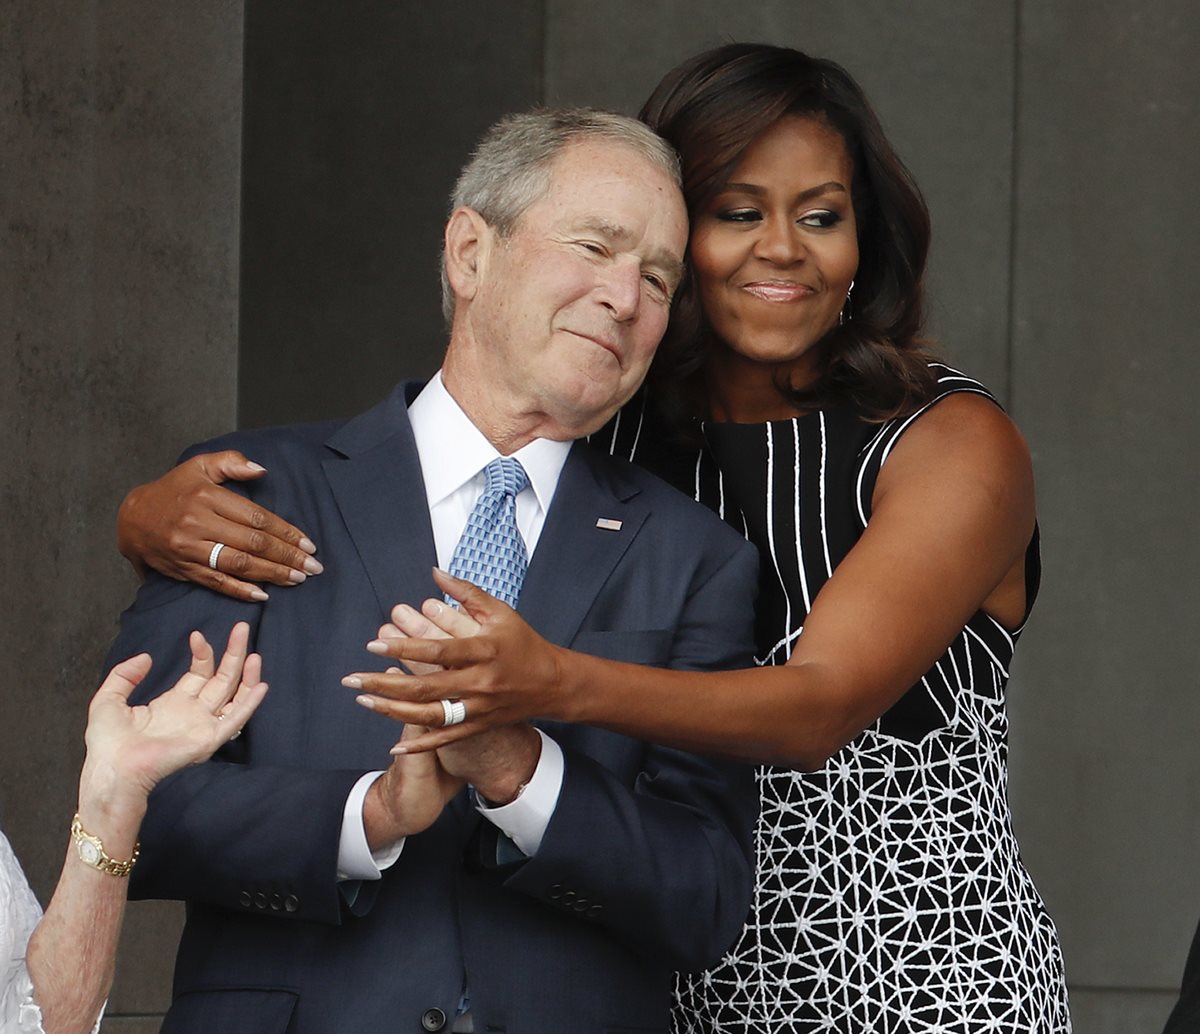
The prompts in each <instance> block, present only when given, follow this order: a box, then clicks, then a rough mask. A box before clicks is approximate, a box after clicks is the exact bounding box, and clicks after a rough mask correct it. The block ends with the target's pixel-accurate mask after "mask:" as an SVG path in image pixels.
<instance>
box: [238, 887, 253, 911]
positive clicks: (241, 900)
mask: <svg viewBox="0 0 1200 1034" xmlns="http://www.w3.org/2000/svg"><path fill="white" fill-rule="evenodd" d="M238 904H239V905H241V906H242V908H249V907H250V906H251V905H253V904H254V899H253V898H252V897H250V891H248V890H244V891H242V892H241V893H240V894H239V895H238Z"/></svg>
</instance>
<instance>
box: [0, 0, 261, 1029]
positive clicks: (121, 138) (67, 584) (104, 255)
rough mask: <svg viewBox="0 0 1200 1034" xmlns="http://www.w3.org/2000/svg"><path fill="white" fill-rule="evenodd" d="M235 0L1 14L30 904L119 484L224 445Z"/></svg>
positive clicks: (8, 433)
mask: <svg viewBox="0 0 1200 1034" xmlns="http://www.w3.org/2000/svg"><path fill="white" fill-rule="evenodd" d="M241 33H242V5H241V3H240V0H238V2H232V0H224V2H217V0H198V2H194V3H189V4H156V3H146V2H143V0H104V3H97V2H91V3H79V2H65V0H5V3H4V5H3V14H2V15H0V98H2V103H0V175H2V177H3V189H0V328H2V329H0V335H2V336H3V339H4V343H3V347H0V413H2V414H3V427H4V437H5V440H6V442H7V443H8V447H7V449H6V451H5V453H4V458H3V460H2V461H0V463H2V466H0V486H2V487H0V492H2V493H3V506H2V507H0V556H3V557H4V584H5V601H4V604H3V607H4V616H3V620H2V621H0V655H3V656H4V658H5V667H6V671H7V674H6V677H5V683H4V690H3V704H2V705H0V706H2V707H3V711H2V714H3V720H0V766H2V768H0V773H2V775H0V821H3V826H4V829H5V831H6V832H7V833H8V834H9V836H10V838H11V839H12V841H13V845H14V848H15V849H16V851H17V854H18V855H19V856H20V857H21V859H22V860H23V861H24V863H25V866H26V868H27V871H28V872H29V875H30V878H31V881H32V883H33V885H34V888H35V890H36V891H37V893H38V895H39V897H40V898H41V899H42V901H43V902H45V901H46V900H47V899H48V896H49V893H50V891H51V889H52V888H53V884H54V880H55V878H56V876H57V873H58V869H59V867H60V865H61V864H62V859H63V852H64V850H65V847H66V844H67V827H68V826H69V824H70V821H71V814H72V812H73V811H74V804H75V780H76V777H77V774H78V771H79V763H80V760H81V757H82V748H83V741H82V730H83V725H84V719H85V705H86V702H87V700H88V698H89V697H90V695H91V692H92V691H93V690H94V689H95V687H96V685H97V683H98V678H97V673H98V671H99V668H100V662H101V660H102V659H103V657H104V654H105V653H106V652H107V648H108V643H109V642H110V641H111V639H112V637H113V635H114V633H115V629H116V618H117V615H118V613H119V612H120V610H121V608H122V607H123V606H124V605H125V603H126V601H127V600H128V598H129V596H130V594H131V591H132V587H133V584H134V580H133V577H132V575H131V574H129V573H128V571H127V570H126V568H125V566H124V564H123V562H122V561H121V559H120V558H119V557H118V556H117V555H116V554H115V551H114V549H113V535H112V526H113V515H114V513H115V510H116V505H117V502H118V501H119V499H120V497H121V495H122V494H123V493H124V489H125V487H126V486H128V485H130V484H131V483H134V482H136V481H137V480H139V479H143V478H145V477H146V476H147V475H149V474H150V473H151V472H153V471H155V470H158V469H160V468H161V467H162V466H163V465H164V464H166V463H169V462H170V461H171V459H172V458H173V457H174V455H175V453H176V452H177V450H178V449H179V447H180V446H181V445H182V444H183V443H184V442H186V441H188V440H190V439H194V438H196V437H198V436H203V435H209V434H212V433H214V432H216V431H218V430H221V429H224V428H226V427H228V426H229V425H230V424H231V423H232V422H233V419H234V414H235V392H236V370H237V333H236V331H237V323H236V318H237V259H238V178H239V160H240V158H239V155H240V136H241V115H240V105H241V81H242V63H241ZM177 923H178V918H177V909H176V908H175V906H170V905H157V904H156V905H136V906H134V907H133V908H132V909H131V912H130V916H129V923H128V928H127V936H126V938H125V948H124V951H123V955H122V963H121V968H120V974H119V979H118V983H117V987H116V989H115V990H114V993H113V997H112V1002H111V1005H110V1015H112V1016H113V1017H117V1018H115V1019H114V1020H113V1021H111V1022H110V1023H108V1024H106V1029H108V1030H112V1031H120V1030H124V1031H126V1032H129V1034H133V1032H135V1031H139V1030H149V1029H151V1028H152V1027H153V1028H156V1026H157V1025H156V1024H152V1023H148V1022H142V1023H141V1026H140V1027H139V1025H138V1021H133V1020H130V1021H128V1022H125V1021H123V1020H121V1019H119V1017H121V1016H123V1015H127V1014H139V1013H153V1012H155V1011H158V1010H160V1009H161V1008H162V1003H163V1001H164V1000H165V988H166V986H167V981H168V980H169V975H170V958H171V956H172V954H173V944H174V940H175V938H176V935H177Z"/></svg>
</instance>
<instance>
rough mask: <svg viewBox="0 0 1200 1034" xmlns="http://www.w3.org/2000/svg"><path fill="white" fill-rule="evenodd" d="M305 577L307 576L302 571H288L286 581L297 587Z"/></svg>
mask: <svg viewBox="0 0 1200 1034" xmlns="http://www.w3.org/2000/svg"><path fill="white" fill-rule="evenodd" d="M307 577H308V575H306V574H305V573H304V572H303V571H288V581H289V582H291V583H292V584H293V585H299V584H300V583H301V582H302V581H304V580H305V579H306V578H307Z"/></svg>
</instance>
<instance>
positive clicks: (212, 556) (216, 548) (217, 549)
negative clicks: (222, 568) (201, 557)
mask: <svg viewBox="0 0 1200 1034" xmlns="http://www.w3.org/2000/svg"><path fill="white" fill-rule="evenodd" d="M224 548H225V543H224V542H214V543H213V548H212V550H211V551H210V552H209V554H208V566H209V567H211V568H212V569H213V570H214V571H215V570H216V569H217V557H219V556H220V555H221V550H223V549H224Z"/></svg>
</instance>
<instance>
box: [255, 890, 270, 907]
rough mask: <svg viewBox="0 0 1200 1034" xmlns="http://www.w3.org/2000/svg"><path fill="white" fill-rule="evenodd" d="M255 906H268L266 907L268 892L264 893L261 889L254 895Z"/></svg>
mask: <svg viewBox="0 0 1200 1034" xmlns="http://www.w3.org/2000/svg"><path fill="white" fill-rule="evenodd" d="M254 907H255V908H266V907H267V896H266V894H263V893H262V892H261V891H260V892H259V893H257V894H255V895H254Z"/></svg>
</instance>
